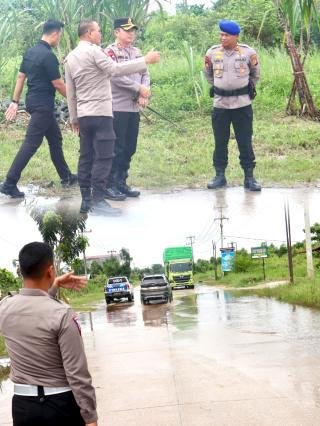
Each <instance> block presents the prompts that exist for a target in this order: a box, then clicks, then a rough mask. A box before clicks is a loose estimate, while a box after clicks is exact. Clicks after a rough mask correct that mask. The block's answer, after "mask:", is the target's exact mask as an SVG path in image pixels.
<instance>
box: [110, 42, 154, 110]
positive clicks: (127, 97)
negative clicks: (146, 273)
mask: <svg viewBox="0 0 320 426" xmlns="http://www.w3.org/2000/svg"><path fill="white" fill-rule="evenodd" d="M105 53H106V54H107V55H108V56H110V58H111V59H112V60H113V61H115V62H126V61H131V60H132V59H137V58H141V57H142V53H141V51H140V49H138V48H137V47H134V46H127V47H123V46H121V44H119V43H112V44H110V45H109V46H108V47H107V48H106V49H105ZM141 85H144V86H147V87H150V76H149V73H148V71H145V72H141V73H134V74H129V75H127V76H121V77H120V76H119V77H112V78H111V89H112V109H113V111H125V112H138V111H139V105H138V102H137V100H138V97H139V90H140V87H141Z"/></svg>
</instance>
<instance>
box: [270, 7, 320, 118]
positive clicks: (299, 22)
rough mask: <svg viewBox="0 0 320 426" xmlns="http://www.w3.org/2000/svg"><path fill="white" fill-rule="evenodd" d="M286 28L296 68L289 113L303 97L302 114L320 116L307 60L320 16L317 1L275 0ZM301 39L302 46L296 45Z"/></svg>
mask: <svg viewBox="0 0 320 426" xmlns="http://www.w3.org/2000/svg"><path fill="white" fill-rule="evenodd" d="M274 1H275V4H276V7H277V10H278V15H279V19H280V22H281V25H282V28H283V30H284V36H285V45H286V48H287V52H288V55H289V57H290V61H291V65H292V70H293V75H294V79H293V84H292V90H291V93H290V96H289V100H288V104H287V109H286V112H287V113H288V114H294V113H295V112H296V102H295V100H296V96H297V95H298V100H299V104H300V107H299V111H298V113H299V115H304V116H307V117H310V118H312V119H316V120H318V119H320V113H319V111H318V110H317V109H316V107H315V104H314V102H313V98H312V95H311V92H310V89H309V85H308V82H307V79H306V75H305V72H304V63H305V60H306V58H307V55H308V53H309V49H310V40H311V27H312V25H313V23H314V22H315V21H316V20H317V19H318V13H317V5H316V1H314V0H274ZM296 38H298V39H299V48H298V47H297V45H296V41H295V40H296Z"/></svg>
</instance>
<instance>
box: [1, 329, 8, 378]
mask: <svg viewBox="0 0 320 426" xmlns="http://www.w3.org/2000/svg"><path fill="white" fill-rule="evenodd" d="M6 354H7V350H6V345H5V343H4V337H3V336H1V335H0V356H5V355H6ZM6 376H7V374H4V371H3V369H2V370H1V369H0V381H1V379H2V378H3V377H6Z"/></svg>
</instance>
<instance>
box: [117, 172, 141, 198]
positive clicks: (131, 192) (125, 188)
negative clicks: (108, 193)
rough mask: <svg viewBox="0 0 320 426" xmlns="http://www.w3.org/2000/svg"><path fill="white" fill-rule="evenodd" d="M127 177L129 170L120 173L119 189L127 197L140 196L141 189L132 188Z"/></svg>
mask: <svg viewBox="0 0 320 426" xmlns="http://www.w3.org/2000/svg"><path fill="white" fill-rule="evenodd" d="M127 177H128V173H127V172H123V173H121V174H120V176H119V179H118V185H117V188H118V190H119V191H120V192H122V194H124V195H125V196H126V197H139V195H140V191H137V190H136V189H132V188H130V186H129V185H127V182H126V181H127Z"/></svg>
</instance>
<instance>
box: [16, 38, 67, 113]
mask: <svg viewBox="0 0 320 426" xmlns="http://www.w3.org/2000/svg"><path fill="white" fill-rule="evenodd" d="M20 72H22V73H24V74H26V76H27V84H28V92H27V96H26V106H27V108H35V107H47V108H48V107H49V108H53V107H54V97H55V93H56V90H55V88H54V87H53V85H52V83H51V81H52V80H57V79H59V78H60V77H61V75H60V71H59V62H58V59H57V57H56V55H55V54H54V53H53V52H52V49H51V46H50V45H49V44H48V43H47V42H46V41H43V40H40V41H39V43H37V44H36V45H35V46H34V47H31V48H30V49H28V50H27V51H26V52H25V54H24V56H23V60H22V63H21V65H20Z"/></svg>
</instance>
